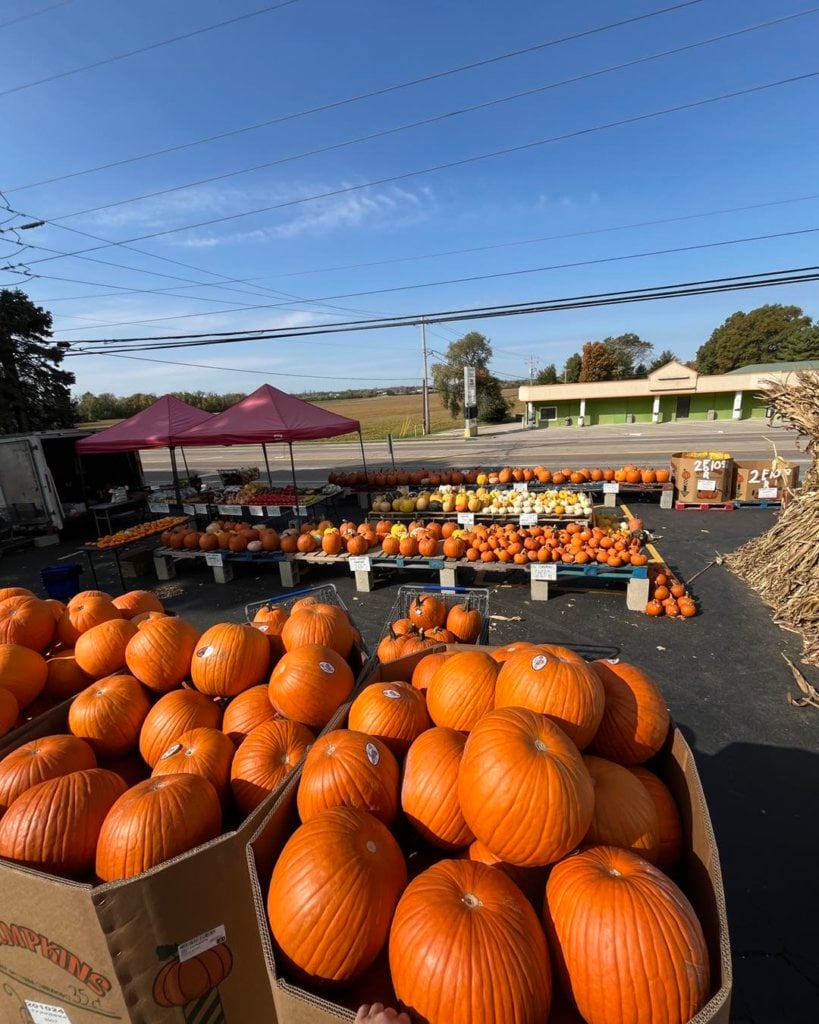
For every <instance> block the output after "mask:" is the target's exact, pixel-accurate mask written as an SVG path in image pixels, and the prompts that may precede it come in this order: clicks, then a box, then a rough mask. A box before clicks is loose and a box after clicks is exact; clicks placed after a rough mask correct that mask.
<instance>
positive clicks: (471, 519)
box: [458, 512, 475, 529]
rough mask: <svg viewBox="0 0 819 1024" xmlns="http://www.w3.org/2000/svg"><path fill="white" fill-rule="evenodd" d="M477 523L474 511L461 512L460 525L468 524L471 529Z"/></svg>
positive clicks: (459, 515)
mask: <svg viewBox="0 0 819 1024" xmlns="http://www.w3.org/2000/svg"><path fill="white" fill-rule="evenodd" d="M474 525H475V513H474V512H459V513H458V526H468V527H469V528H470V529H471V528H472V527H473V526H474Z"/></svg>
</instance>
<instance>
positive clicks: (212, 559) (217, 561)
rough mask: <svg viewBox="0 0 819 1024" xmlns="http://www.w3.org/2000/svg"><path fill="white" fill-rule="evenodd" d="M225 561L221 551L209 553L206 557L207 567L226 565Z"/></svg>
mask: <svg viewBox="0 0 819 1024" xmlns="http://www.w3.org/2000/svg"><path fill="white" fill-rule="evenodd" d="M224 564H225V560H224V558H223V556H222V552H221V551H208V552H207V554H206V555H205V565H214V566H216V565H224Z"/></svg>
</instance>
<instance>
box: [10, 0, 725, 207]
mask: <svg viewBox="0 0 819 1024" xmlns="http://www.w3.org/2000/svg"><path fill="white" fill-rule="evenodd" d="M705 2H707V0H685V2H683V3H677V4H672V5H671V6H668V7H661V8H658V9H655V10H653V11H647V12H646V13H645V14H639V15H635V16H634V17H632V18H622V19H620V20H619V21H612V22H608V23H607V24H604V25H597V26H595V27H594V28H590V29H585V30H584V31H582V32H575V33H572V34H571V35H565V36H560V37H557V38H555V39H547V40H545V41H543V42H539V43H534V44H532V45H531V46H526V47H523V48H521V49H517V50H510V51H507V52H506V53H500V54H495V55H493V56H492V57H486V58H483V59H482V60H476V61H471V62H469V63H467V64H460V65H457V66H456V67H452V68H447V69H445V70H443V71H436V72H433V73H431V74H428V75H422V76H421V77H419V78H413V79H409V80H408V81H405V82H399V83H397V84H395V85H387V86H382V87H381V88H379V89H373V90H371V91H369V92H364V93H358V94H356V95H353V96H348V97H345V98H343V99H340V100H332V101H331V102H329V103H324V104H321V105H320V106H316V107H309V108H306V109H304V110H299V111H295V112H293V113H291V114H283V115H281V116H279V117H275V118H271V119H270V120H267V121H259V122H256V123H255V124H250V125H244V126H242V127H239V128H232V129H229V130H227V131H224V132H219V133H217V134H215V135H208V136H205V137H204V138H201V139H194V140H193V141H191V142H184V143H179V144H177V145H174V146H166V147H165V148H163V149H156V150H153V151H152V152H149V153H142V154H139V155H137V156H132V157H126V158H123V159H121V160H113V161H110V162H108V163H105V164H98V165H97V166H95V167H87V168H85V169H84V170H81V171H72V172H70V173H68V174H60V175H56V176H55V177H52V178H43V179H42V180H40V181H33V182H29V184H27V185H16V186H14V187H13V188H8V189H7V190H6V191H7V192H22V191H23V190H26V189H31V188H39V187H40V186H41V185H52V184H54V183H55V182H58V181H67V180H68V179H69V178H77V177H81V176H82V175H86V174H94V173H96V172H98V171H105V170H109V169H111V168H113V167H122V166H123V165H125V164H131V163H136V162H138V161H141V160H148V159H151V158H153V157H156V156H164V155H165V154H166V153H177V152H179V151H180V150H182V149H190V148H192V147H194V146H202V145H205V144H207V143H209V142H216V141H217V140H219V139H226V138H231V137H233V136H236V135H240V134H243V133H245V132H252V131H256V130H258V129H260V128H269V127H272V126H273V125H277V124H282V123H284V122H285V121H294V120H296V119H298V118H301V117H307V116H308V115H310V114H319V113H323V112H325V111H328V110H337V109H338V108H339V107H344V106H348V105H349V104H351V103H358V102H360V101H362V100H367V99H373V98H374V97H376V96H386V95H388V94H389V93H393V92H399V91H400V90H402V89H408V88H411V87H413V86H416V85H422V84H424V83H426V82H434V81H438V80H440V79H442V78H449V77H451V76H452V75H458V74H461V73H462V72H464V71H473V70H475V69H477V68H483V67H488V66H489V65H491V64H498V63H500V62H502V61H506V60H512V59H514V58H517V57H521V56H524V55H526V54H530V53H536V52H539V51H540V50H545V49H548V48H549V47H553V46H560V45H562V44H563V43H568V42H574V41H576V40H578V39H585V38H588V37H589V36H594V35H598V34H600V33H602V32H609V31H611V30H612V29H616V28H622V27H624V26H625V25H633V24H637V23H639V22H642V21H647V20H649V19H651V18H656V17H659V16H660V15H662V14H668V13H671V12H673V11H679V10H683V9H685V8H687V7H695V6H698V5H699V4H700V3H705Z"/></svg>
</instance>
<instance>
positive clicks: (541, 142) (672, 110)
mask: <svg viewBox="0 0 819 1024" xmlns="http://www.w3.org/2000/svg"><path fill="white" fill-rule="evenodd" d="M817 76H819V71H808V72H805V73H803V74H800V75H792V76H790V77H788V78H782V79H778V80H777V81H774V82H766V83H764V84H762V85H755V86H750V87H749V88H746V89H737V90H734V91H732V92H726V93H720V94H718V95H716V96H709V97H706V98H705V99H702V100H694V101H691V102H689V103H680V104H677V105H675V106H672V107H664V108H662V109H660V110H653V111H649V112H648V113H645V114H635V115H633V116H631V117H625V118H620V119H619V120H617V121H608V122H605V123H603V124H599V125H593V126H591V127H589V128H579V129H576V130H575V131H572V132H566V133H564V134H562V135H554V136H550V137H549V138H546V139H536V140H535V141H533V142H524V143H519V144H518V145H515V146H506V147H504V148H502V149H495V150H491V151H489V152H487V153H477V154H474V155H473V156H467V157H461V158H460V159H458V160H449V161H446V162H445V163H440V164H433V165H431V166H429V167H421V168H418V169H416V170H413V171H403V172H402V173H400V174H391V175H388V176H386V177H383V178H376V179H374V180H372V181H366V182H362V183H361V184H359V185H348V186H345V187H343V188H337V189H330V190H328V191H326V192H320V193H317V194H315V195H312V196H301V197H299V198H296V199H289V200H285V201H283V202H280V203H272V204H270V205H268V206H260V207H256V208H254V209H251V210H244V211H241V212H239V213H232V214H225V215H223V216H221V217H211V218H209V219H208V220H203V221H196V222H195V223H192V224H183V225H180V226H179V227H175V228H163V229H162V230H161V231H151V232H147V233H146V234H144V235H134V236H133V237H131V238H124V239H119V240H117V241H114V242H109V243H107V244H106V245H102V246H91V247H90V248H88V249H79V250H77V251H76V252H75V253H69V254H68V255H81V254H83V253H86V252H95V251H97V250H98V249H105V248H108V247H109V246H111V245H122V244H128V243H131V242H140V241H145V240H146V239H149V238H165V237H167V236H168V235H175V234H178V233H179V232H180V231H191V230H193V229H194V228H202V227H211V226H213V225H214V224H224V223H227V222H229V221H236V220H241V219H243V218H245V217H251V216H256V215H257V214H261V213H270V212H271V211H273V210H282V209H286V208H290V207H293V206H301V205H303V204H305V203H310V202H314V201H316V200H318V199H330V198H334V197H336V196H340V195H347V194H349V193H351V192H360V191H361V190H362V189H366V188H372V187H373V186H375V185H387V184H392V183H394V182H396V181H406V180H407V179H409V178H417V177H421V176H423V175H426V174H433V173H436V172H438V171H444V170H451V169H453V168H455V167H464V166H467V165H469V164H475V163H479V162H481V161H484V160H491V159H495V158H497V157H501V156H509V155H510V154H512V153H523V152H527V151H528V150H532V149H536V148H538V147H540V146H546V145H550V144H552V143H556V142H565V141H566V140H568V139H576V138H580V137H582V136H585V135H592V134H594V133H596V132H601V131H608V130H610V129H612V128H621V127H624V126H626V125H632V124H639V123H641V122H643V121H649V120H652V119H653V118H657V117H664V116H666V115H668V114H676V113H680V112H682V111H684V110H694V109H697V108H700V107H705V106H709V105H711V104H714V103H720V102H723V101H725V100H729V99H737V98H738V97H741V96H750V95H753V94H756V93H760V92H765V91H767V90H769V89H776V88H780V87H781V86H784V85H793V84H794V83H796V82H804V81H808V80H811V79H815V78H816V77H817ZM60 258H62V257H53V256H52V257H47V258H45V259H40V260H32V261H31V265H32V266H34V265H35V264H37V263H47V262H50V261H51V260H53V259H60Z"/></svg>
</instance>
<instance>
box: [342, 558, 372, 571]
mask: <svg viewBox="0 0 819 1024" xmlns="http://www.w3.org/2000/svg"><path fill="white" fill-rule="evenodd" d="M347 561H348V562H349V563H350V572H369V571H370V569H371V568H372V562H371V561H370V556H369V555H351V556H350V558H348V559H347Z"/></svg>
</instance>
